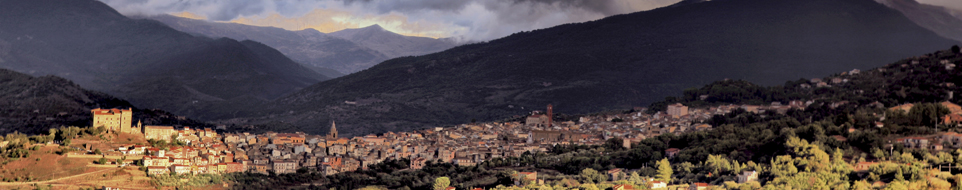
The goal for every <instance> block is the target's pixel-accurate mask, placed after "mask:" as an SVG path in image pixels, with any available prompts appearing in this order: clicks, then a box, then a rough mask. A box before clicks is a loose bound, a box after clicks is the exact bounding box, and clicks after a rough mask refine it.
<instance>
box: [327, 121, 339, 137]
mask: <svg viewBox="0 0 962 190" xmlns="http://www.w3.org/2000/svg"><path fill="white" fill-rule="evenodd" d="M327 138H329V139H337V127H335V123H334V121H331V132H330V133H328V134H327Z"/></svg>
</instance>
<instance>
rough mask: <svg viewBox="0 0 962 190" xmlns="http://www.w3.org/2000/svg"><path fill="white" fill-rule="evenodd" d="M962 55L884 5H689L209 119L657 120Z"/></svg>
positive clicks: (415, 64)
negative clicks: (673, 107) (693, 99)
mask: <svg viewBox="0 0 962 190" xmlns="http://www.w3.org/2000/svg"><path fill="white" fill-rule="evenodd" d="M957 43H958V41H954V40H950V39H947V38H944V37H940V36H939V35H937V34H936V33H935V32H932V31H929V30H927V29H926V28H922V27H920V26H919V25H917V24H915V23H913V21H911V20H910V19H908V18H906V16H904V15H903V14H902V13H900V12H898V11H895V10H893V9H890V8H888V7H886V6H884V5H882V4H879V3H877V2H875V1H872V0H713V1H697V2H683V4H678V5H675V6H669V7H664V8H659V9H654V10H650V11H644V12H637V13H631V14H624V15H616V16H611V17H607V18H604V19H600V20H596V21H590V22H585V23H573V24H565V25H560V26H555V27H551V28H546V29H539V30H534V31H524V32H519V33H516V34H513V35H510V36H507V37H504V38H501V39H496V40H491V41H489V42H482V43H475V44H468V45H462V46H459V47H455V48H452V49H449V50H446V51H442V52H438V53H434V54H428V55H423V56H416V57H401V58H396V59H391V60H388V61H385V62H383V63H380V64H378V65H376V66H374V67H371V68H369V69H367V70H364V71H361V72H357V73H354V74H351V75H347V76H344V77H340V78H336V79H332V80H328V81H324V82H321V83H318V84H315V85H312V86H310V87H307V88H305V89H303V90H300V91H298V92H296V93H293V94H291V95H288V96H285V97H283V98H280V99H278V100H276V101H273V102H271V103H270V104H267V105H263V106H257V109H248V110H235V111H234V112H231V113H230V114H229V115H227V114H221V115H208V117H211V118H232V119H224V120H221V122H229V123H235V124H243V125H248V124H261V125H263V126H265V127H268V129H270V127H280V126H288V127H290V126H293V127H296V128H297V129H298V130H302V131H307V132H311V133H318V132H324V131H326V127H324V126H327V124H329V123H330V122H331V121H337V123H338V127H339V131H340V132H341V133H342V134H354V135H358V134H366V133H377V132H385V131H398V130H408V129H416V128H421V127H432V126H443V125H448V124H456V123H464V122H468V121H472V120H479V121H490V120H494V119H501V118H505V117H509V116H512V115H525V114H527V113H529V112H531V111H533V110H543V107H544V106H545V105H547V104H554V106H555V107H554V110H555V112H556V113H569V114H577V113H589V112H597V111H602V110H611V109H627V108H631V107H633V106H645V105H647V104H649V103H652V102H655V101H658V100H660V99H662V98H663V97H667V96H673V95H678V94H679V93H680V92H682V90H683V89H686V88H690V87H695V86H699V85H703V84H707V83H710V82H711V81H715V80H721V79H724V78H732V79H742V80H747V81H750V82H754V83H759V84H763V85H777V84H778V83H780V82H781V81H786V80H794V79H798V78H809V77H817V76H822V75H827V74H831V73H835V72H837V71H840V70H852V69H865V68H872V67H875V66H878V65H880V64H882V63H887V62H891V61H893V60H898V59H901V58H903V57H908V56H912V55H917V54H923V53H925V52H930V51H932V50H937V49H944V48H945V47H949V46H952V45H954V44H957ZM213 110H218V109H216V108H215V109H213ZM214 114H217V113H214Z"/></svg>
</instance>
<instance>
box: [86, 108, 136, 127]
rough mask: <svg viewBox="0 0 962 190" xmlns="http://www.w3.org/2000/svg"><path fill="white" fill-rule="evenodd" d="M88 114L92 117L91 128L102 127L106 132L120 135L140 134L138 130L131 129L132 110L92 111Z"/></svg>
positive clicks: (98, 109)
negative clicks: (115, 132)
mask: <svg viewBox="0 0 962 190" xmlns="http://www.w3.org/2000/svg"><path fill="white" fill-rule="evenodd" d="M90 112H91V113H92V114H93V116H94V121H93V125H91V126H92V127H104V128H106V129H107V131H117V132H120V133H135V132H140V130H139V129H132V128H131V123H132V120H133V110H131V109H130V108H127V109H126V110H124V109H117V108H114V109H100V108H97V109H92V110H90Z"/></svg>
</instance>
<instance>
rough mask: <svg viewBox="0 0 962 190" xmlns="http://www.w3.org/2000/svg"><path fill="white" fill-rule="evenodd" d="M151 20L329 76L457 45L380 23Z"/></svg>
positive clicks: (161, 18)
mask: <svg viewBox="0 0 962 190" xmlns="http://www.w3.org/2000/svg"><path fill="white" fill-rule="evenodd" d="M146 18H147V19H152V20H157V21H160V22H163V23H164V24H167V25H168V26H170V27H172V28H174V29H177V30H180V31H183V32H187V33H191V34H197V35H201V36H208V37H214V38H219V37H226V38H231V39H236V40H253V41H257V42H261V43H264V44H266V45H268V46H271V47H273V48H276V49H277V50H279V51H280V52H282V53H284V55H287V56H288V57H290V58H291V59H292V60H294V61H296V62H298V63H303V64H305V65H308V66H310V67H312V68H314V69H315V70H316V71H318V72H319V73H321V74H324V75H325V76H329V77H339V76H342V75H344V74H341V73H345V74H349V73H354V72H357V71H360V70H364V69H367V68H369V67H371V66H374V65H375V64H377V63H380V62H382V61H384V60H387V59H390V58H395V57H402V56H416V55H424V54H428V53H434V52H439V51H442V50H445V49H449V48H452V47H454V46H455V45H457V43H456V42H455V41H454V40H450V39H433V38H426V37H413V36H403V35H400V34H396V33H393V32H391V31H387V30H385V29H383V28H381V26H379V25H372V26H368V27H364V28H357V29H346V30H341V31H337V32H333V33H329V34H325V33H321V32H319V31H317V30H314V29H305V30H300V31H289V30H284V29H281V28H275V27H260V26H250V25H243V24H236V23H220V22H209V21H204V20H195V19H189V18H183V17H176V16H171V15H157V16H150V17H146ZM328 68H329V69H328ZM332 69H333V71H332Z"/></svg>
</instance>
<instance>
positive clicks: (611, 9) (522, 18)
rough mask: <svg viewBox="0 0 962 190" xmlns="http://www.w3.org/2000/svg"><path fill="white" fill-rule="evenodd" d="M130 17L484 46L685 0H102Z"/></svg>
mask: <svg viewBox="0 0 962 190" xmlns="http://www.w3.org/2000/svg"><path fill="white" fill-rule="evenodd" d="M102 1H103V2H105V3H107V4H108V5H110V6H112V7H113V8H115V9H117V10H118V11H120V12H121V13H123V14H125V15H156V14H171V15H175V16H180V17H186V18H193V19H203V20H209V21H216V22H233V23H240V24H248V25H256V26H272V27H279V28H284V29H287V30H303V29H308V28H311V29H315V30H318V31H321V32H325V33H328V32H334V31H338V30H343V29H348V28H360V27H366V26H370V25H374V24H378V25H380V26H381V27H383V28H384V29H386V30H389V31H392V32H395V33H399V34H402V35H410V36H424V37H432V38H447V37H451V38H455V39H459V40H473V41H483V40H491V39H495V38H500V37H503V36H506V35H510V34H512V33H517V32H520V31H529V30H534V29H540V28H547V27H551V26H556V25H560V24H565V23H574V22H585V21H591V20H597V19H601V18H604V17H606V16H611V15H615V14H623V13H630V12H636V11H643V10H649V9H653V8H658V7H663V6H667V5H670V4H673V3H677V2H678V1H680V0H205V1H183V0H137V1H132V0H102Z"/></svg>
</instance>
